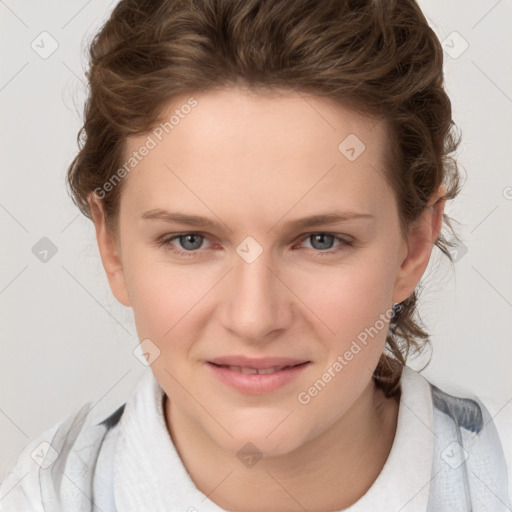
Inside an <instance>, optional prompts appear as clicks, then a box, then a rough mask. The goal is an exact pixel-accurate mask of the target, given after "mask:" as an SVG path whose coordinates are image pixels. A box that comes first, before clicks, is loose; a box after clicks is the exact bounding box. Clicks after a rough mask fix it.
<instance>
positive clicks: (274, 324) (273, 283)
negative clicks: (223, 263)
mask: <svg viewBox="0 0 512 512" xmlns="http://www.w3.org/2000/svg"><path fill="white" fill-rule="evenodd" d="M275 267H276V265H275V264H274V263H273V262H272V257H271V254H270V251H265V250H263V252H262V253H261V254H260V255H259V256H258V257H257V258H256V259H255V260H254V261H252V262H250V260H249V261H246V260H245V259H244V258H243V257H240V256H239V255H238V254H235V255H234V268H233V269H232V271H231V272H230V274H229V278H228V280H227V283H226V286H227V288H228V289H227V290H224V292H223V293H225V295H224V297H225V299H224V301H223V308H224V314H223V322H224V327H225V328H226V329H228V330H229V331H230V332H231V333H232V334H233V335H235V336H237V337H238V338H240V339H242V340H246V341H251V342H253V343H265V342H267V341H270V340H272V339H275V338H276V337H278V336H279V335H282V334H283V332H284V331H285V330H286V329H287V328H288V327H289V325H290V324H291V322H292V317H293V302H294V301H293V297H294V296H293V293H292V292H291V291H290V289H289V287H287V286H286V283H284V282H283V280H282V278H281V277H280V276H279V274H278V271H277V269H276V268H275Z"/></svg>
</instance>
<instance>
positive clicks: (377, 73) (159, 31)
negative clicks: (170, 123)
mask: <svg viewBox="0 0 512 512" xmlns="http://www.w3.org/2000/svg"><path fill="white" fill-rule="evenodd" d="M89 53H90V67H89V70H88V71H87V73H86V76H87V79H88V85H89V91H88V97H87V100H86V103H85V107H84V124H83V126H82V128H81V129H80V131H79V132H78V136H77V143H78V145H79V152H78V154H77V155H76V156H75V158H74V159H73V161H72V163H71V164H70V165H69V168H68V171H67V185H68V187H69V192H70V194H71V196H72V199H73V201H74V203H75V204H76V205H77V206H78V208H79V209H80V210H81V212H82V213H83V214H84V215H85V216H87V217H88V218H89V219H91V218H92V216H91V211H90V209H89V203H88V198H89V195H90V194H91V193H92V192H94V191H95V190H98V189H102V187H103V185H104V184H105V183H106V182H108V181H109V180H111V179H112V177H113V176H114V175H115V173H116V172H117V171H118V170H119V167H120V166H121V164H122V162H123V155H124V150H125V144H126V140H127V137H128V136H130V135H136V134H142V133H147V132H148V131H149V130H151V129H152V128H153V127H154V126H156V125H157V124H158V123H159V121H160V120H161V119H160V117H161V115H162V111H163V108H164V107H165V105H167V104H168V102H169V101H170V100H171V99H172V98H173V97H176V96H178V95H182V94H185V93H190V94H193V93H194V92H198V91H205V90H211V89H214V88H222V87H225V86H230V85H244V86H246V87H250V88H253V89H255V90H261V91H263V90H267V91H272V90H280V89H290V90H291V89H293V90H294V91H299V92H304V93H313V94H315V95H317V96H323V97H327V98H330V99H333V100H335V101H337V102H339V104H341V105H344V106H346V107H350V108H352V109H353V110H354V111H355V112H358V113H361V114H363V115H366V116H369V117H370V118H373V119H375V120H376V122H379V121H381V120H382V121H383V122H385V123H386V124H387V128H388V134H389V143H390V146H389V148H388V154H387V157H386V162H384V164H385V171H386V176H385V177H386V179H387V180H388V182H389V183H390V185H391V186H392V189H393V190H394V192H395V195H396V199H397V205H398V211H399V218H400V225H401V230H402V233H403V235H404V237H405V238H406V237H407V233H408V227H409V226H410V225H411V223H412V222H414V221H415V220H416V219H418V218H419V217H420V215H421V213H422V212H423V210H424V209H425V208H426V206H427V203H428V201H429V199H430V198H431V197H432V196H433V194H435V193H436V192H437V191H438V190H439V189H440V186H443V187H444V189H443V190H444V195H443V196H442V197H444V198H445V199H453V198H454V197H455V196H456V195H457V194H458V193H459V190H460V176H459V170H458V164H457V161H456V159H455V158H454V156H451V155H452V153H453V152H454V151H456V149H457V147H458V145H459V143H460V136H459V137H457V136H456V135H457V134H456V133H455V130H454V128H456V125H455V123H454V122H453V120H452V111H451V102H450V99H449V97H448V96H447V94H446V92H445V90H444V75H443V50H442V46H441V43H440V42H439V40H438V38H437V36H436V35H435V33H434V32H433V30H432V29H431V28H430V27H429V25H428V23H427V20H426V19H425V16H424V15H423V13H422V12H421V10H420V8H419V6H418V5H417V3H416V1H415V0H187V1H184V0H122V1H121V2H119V3H118V4H117V5H116V7H115V8H114V10H113V11H112V13H111V15H110V17H109V19H108V20H107V21H106V22H105V23H104V25H103V26H102V27H101V29H100V30H99V31H98V33H97V34H96V35H95V36H94V38H93V39H92V41H91V43H90V47H89ZM102 190H103V189H102ZM122 190H123V181H120V183H119V184H118V185H117V186H115V187H111V190H109V192H108V194H106V193H103V197H102V204H103V209H104V212H105V221H106V224H107V227H108V229H109V231H111V232H112V233H113V234H115V233H116V229H117V222H118V213H119V200H120V195H121V193H122ZM450 221H451V219H450V217H448V215H447V214H446V213H443V226H444V227H446V228H447V229H449V230H450V231H451V233H452V235H453V237H454V238H453V239H457V236H456V235H455V232H454V230H453V226H452V225H451V222H450ZM435 245H436V246H437V247H438V248H439V249H440V250H441V252H442V253H443V254H444V255H445V256H447V257H448V258H449V260H450V261H451V262H452V263H453V259H452V257H451V255H450V252H449V247H450V246H452V245H454V243H453V242H451V241H450V240H449V239H448V238H446V237H445V236H444V235H443V234H442V233H440V234H439V237H438V239H437V240H436V242H435ZM419 292H420V287H419V286H418V287H417V288H416V290H415V291H414V292H413V293H412V294H411V295H410V296H409V297H408V298H407V299H406V300H404V301H403V302H402V303H400V305H399V306H398V307H396V308H394V315H393V317H392V319H391V321H390V326H389V331H388V334H387V338H386V345H385V349H384V352H383V354H382V355H381V357H380V360H379V362H378V365H377V368H376V369H375V371H374V374H373V380H374V382H375V384H376V385H377V386H378V387H380V388H381V389H382V390H384V392H385V393H386V396H388V397H390V396H394V395H396V394H397V393H398V390H399V381H400V376H401V370H402V367H403V365H405V364H406V360H407V357H408V356H409V354H410V353H413V352H417V353H419V352H421V351H422V350H423V348H424V346H425V345H426V344H427V343H428V342H429V341H430V340H429V334H428V333H427V332H426V330H425V326H424V325H423V323H422V321H421V319H420V318H419V315H418V312H417V311H416V307H417V301H418V293H419Z"/></svg>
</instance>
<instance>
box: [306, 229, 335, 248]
mask: <svg viewBox="0 0 512 512" xmlns="http://www.w3.org/2000/svg"><path fill="white" fill-rule="evenodd" d="M311 238H312V240H313V241H314V243H312V245H313V247H315V243H316V242H317V241H318V240H320V247H315V249H330V248H331V247H332V242H333V240H334V237H333V235H326V234H325V233H319V234H317V235H311ZM325 238H327V239H328V241H329V242H327V243H326V242H325ZM324 244H325V245H327V246H328V247H327V246H324V247H322V245H324Z"/></svg>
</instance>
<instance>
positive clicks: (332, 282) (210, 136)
mask: <svg viewBox="0 0 512 512" xmlns="http://www.w3.org/2000/svg"><path fill="white" fill-rule="evenodd" d="M188 98H189V95H188V96H183V97H182V98H175V99H174V101H173V103H172V105H170V106H169V111H168V115H167V116H166V118H167V119H168V118H169V117H170V116H171V115H172V113H173V112H174V111H175V109H176V108H180V106H181V105H184V104H186V103H187V99H188ZM194 98H195V99H196V100H197V105H196V106H195V107H194V108H191V109H183V110H182V111H185V110H186V111H187V112H189V113H188V114H187V115H183V117H180V120H179V123H178V124H175V125H174V127H173V129H172V130H169V133H168V134H166V133H165V131H164V133H163V135H164V136H162V135H161V134H160V137H157V136H156V135H155V133H156V132H153V133H152V134H149V135H150V136H151V137H152V139H153V140H154V141H155V142H156V144H155V147H152V148H151V149H150V150H149V151H148V153H147V155H146V156H144V157H143V158H142V159H141V161H140V162H139V163H138V164H137V166H136V167H135V169H134V170H133V171H131V173H130V174H129V175H128V176H126V177H125V178H124V180H125V182H124V188H123V193H122V196H121V203H120V213H119V232H118V238H117V239H116V245H113V244H110V245H109V242H108V236H107V235H106V234H105V231H104V229H103V231H102V228H101V222H100V220H98V219H99V216H98V217H97V218H96V220H95V223H96V227H97V233H98V242H99V244H100V251H101V254H102V258H103V263H104V265H105V268H106V270H107V275H108V277H109V281H110V284H111V287H112V290H113V292H114V294H115V296H116V297H117V298H118V300H119V301H121V302H122V303H123V304H125V305H127V306H130V307H132V308H133V313H134V317H135V322H136V326H137V331H138V335H139V339H140V340H148V339H149V340H150V342H148V341H146V342H145V343H146V348H147V350H148V351H149V352H150V353H152V354H153V357H156V358H154V360H153V361H152V363H151V370H152V371H153V372H154V374H155V376H156V378H157V379H158V381H159V382H160V384H161V386H162V387H163V388H164V390H165V392H166V394H167V395H168V397H169V398H170V402H171V404H172V408H173V409H174V414H176V415H180V416H181V417H183V418H187V419H188V420H189V422H190V423H191V424H194V425H196V426H198V428H201V429H202V431H204V432H205V433H206V434H207V435H208V436H209V438H211V439H212V440H213V441H214V442H215V443H217V444H218V445H219V446H221V447H224V448H226V449H230V450H234V451H236V450H239V449H240V447H241V446H243V445H244V444H245V443H246V442H247V441H248V440H250V441H251V442H252V443H253V444H254V445H256V446H257V447H258V449H259V450H260V451H261V452H263V453H264V454H274V455H277V454H284V453H287V452H289V451H291V450H293V449H294V448H297V447H298V446H300V445H303V444H304V443H306V442H307V441H308V440H310V439H313V438H314V437H315V436H318V435H319V434H321V433H322V432H324V431H326V430H327V429H328V428H329V427H330V426H332V425H333V424H334V423H335V422H337V421H339V420H340V419H341V418H342V417H343V415H344V414H345V413H346V411H347V410H348V409H349V408H350V407H351V406H352V404H354V403H355V402H356V401H357V399H358V397H360V396H361V395H362V393H363V392H364V391H365V390H368V388H369V386H371V385H372V381H371V376H372V372H373V370H374V369H375V367H376V365H377V362H378V359H379V356H380V355H381V353H382V350H383V347H384V343H385V338H386V334H387V330H388V323H389V318H390V308H391V305H392V304H393V303H396V302H400V301H402V300H404V299H405V298H406V297H407V296H408V295H409V294H410V293H411V292H412V291H413V289H414V287H415V286H416V284H417V283H418V282H419V279H420V278H421V275H422V274H423V271H424V270H425V268H426V265H427V263H428V259H429V256H430V250H431V248H432V237H434V236H435V235H434V234H433V230H432V229H433V226H434V224H436V223H437V224H439V221H438V220H437V221H434V220H432V219H434V217H432V218H430V217H429V218H424V219H423V220H424V222H423V223H422V226H424V227H425V226H426V228H425V229H424V230H423V231H422V232H421V233H420V231H418V233H420V236H418V237H417V238H414V236H412V237H411V239H410V240H409V241H408V242H407V243H406V241H405V240H403V239H402V236H401V233H400V228H399V217H398V211H397V206H396V200H395V196H394V193H393V191H392V190H391V188H390V187H389V185H388V184H387V182H386V180H385V179H384V177H383V175H384V172H385V171H384V168H383V162H384V158H385V151H386V145H387V134H386V131H385V124H384V123H383V122H377V121H375V120H372V119H369V118H366V117H362V116H360V115H358V114H356V113H354V112H352V111H350V110H348V109H347V108H344V107H342V106H340V105H337V104H334V103H331V102H329V101H327V100H322V99H321V98H318V97H313V96H305V95H301V96H299V95H297V94H295V93H288V92H286V93H285V92H283V93H282V94H280V95H277V94H274V95H272V96H270V95H268V94H263V93H260V94H257V93H255V92H248V91H245V90H242V89H238V88H233V89H223V90H218V91H212V92H207V93H202V94H196V95H194ZM160 131H161V130H160ZM158 133H160V132H158ZM347 137H349V138H348V139H347ZM159 138H161V140H159ZM147 141H148V134H146V135H144V136H137V137H132V138H131V139H129V140H128V146H127V158H128V156H129V155H131V154H132V153H133V151H136V150H138V149H139V148H141V146H143V145H144V144H145V143H146V142H147ZM363 144H364V146H363ZM150 145H151V146H153V144H150ZM350 148H354V149H353V150H351V149H350ZM363 148H364V150H362V149H363ZM165 212H167V214H166V213H165ZM176 213H179V214H181V215H184V216H201V217H205V218H206V219H208V223H202V224H195V223H193V222H191V220H190V219H189V220H188V221H187V220H182V221H180V220H177V219H175V220H172V219H171V215H170V214H176ZM324 215H332V216H333V217H332V218H331V220H330V221H329V219H323V220H322V219H317V222H316V223H309V224H307V223H306V222H305V221H304V222H303V223H302V224H301V222H300V221H302V220H303V219H307V218H311V217H313V216H324ZM334 216H339V217H334ZM434 231H435V226H434ZM148 343H149V344H148ZM157 354H158V355H157ZM156 355H157V356H156ZM226 356H245V357H247V358H251V359H258V360H261V359H263V358H273V357H281V358H290V359H293V360H294V361H295V362H307V363H306V364H304V365H302V366H301V367H299V369H298V370H297V369H296V370H292V371H291V372H290V371H288V370H284V371H283V370H281V372H285V373H286V377H285V378H283V380H282V381H280V385H277V384H276V381H277V380H279V379H277V378H275V377H276V375H274V376H273V377H271V378H269V379H267V380H264V379H265V378H267V377H269V376H268V375H261V376H256V375H244V376H242V377H241V379H242V380H243V379H245V381H249V380H250V379H252V382H254V381H256V380H257V379H260V380H261V381H262V382H263V383H262V384H261V385H259V384H254V386H253V387H251V386H252V385H251V384H250V383H249V384H247V382H246V384H247V386H246V387H245V388H240V387H233V386H232V385H231V384H228V383H226V381H225V380H223V378H222V375H226V373H227V372H231V373H232V372H234V371H236V370H226V369H225V370H219V369H218V368H215V367H214V365H212V364H211V363H210V362H211V361H212V360H215V359H217V358H221V357H226ZM150 357H152V356H150ZM336 362H338V364H336ZM248 366H250V364H248ZM277 366H278V365H277ZM278 373H279V372H278ZM237 374H238V377H239V376H240V373H239V372H237ZM238 377H237V378H238ZM279 378H280V377H279ZM319 380H320V381H321V383H319ZM315 383H316V387H315ZM258 385H259V386H260V387H257V386H258ZM315 390H316V391H315ZM192 397H193V398H192ZM291 411H293V413H291ZM283 418H286V419H285V420H284V421H283Z"/></svg>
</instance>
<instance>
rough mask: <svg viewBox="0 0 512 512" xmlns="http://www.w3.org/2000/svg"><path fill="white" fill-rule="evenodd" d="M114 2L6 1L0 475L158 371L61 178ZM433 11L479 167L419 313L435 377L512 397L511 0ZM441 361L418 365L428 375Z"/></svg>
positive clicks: (436, 2) (471, 171)
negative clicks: (94, 53)
mask: <svg viewBox="0 0 512 512" xmlns="http://www.w3.org/2000/svg"><path fill="white" fill-rule="evenodd" d="M115 3H116V2H115V1H114V2H110V3H107V2H101V1H99V0H95V1H92V0H89V1H87V2H77V1H68V2H57V1H48V0H47V1H45V2H38V1H35V0H31V1H22V2H14V0H0V23H1V29H0V45H1V48H2V56H1V58H0V112H1V121H0V129H1V133H0V144H1V146H0V147H1V168H2V172H1V188H0V226H1V232H2V239H3V243H2V244H1V246H0V251H1V261H2V265H1V268H0V312H1V313H0V314H1V325H2V338H1V340H2V346H1V360H0V390H1V393H0V431H1V432H2V435H1V437H0V478H1V477H2V476H3V475H4V474H5V471H6V470H7V469H9V468H10V467H11V466H12V465H13V464H14V462H15V460H16V457H17V454H18V453H19V451H20V450H21V448H22V447H23V446H24V445H26V444H27V442H28V441H29V440H31V439H32V438H34V437H35V436H37V435H39V434H41V433H42V432H43V431H44V430H46V429H47V428H49V427H50V426H52V425H53V424H55V423H56V422H57V421H60V420H62V419H64V417H66V416H68V415H69V414H70V413H71V412H72V411H74V410H76V409H77V408H78V407H79V405H80V404H82V403H84V402H86V401H92V402H93V403H95V404H96V407H98V408H100V409H103V410H104V411H105V413H106V412H108V411H110V410H112V409H113V408H114V407H115V406H116V405H120V404H121V403H122V402H124V401H125V400H126V398H127V396H128V395H129V394H130V392H131V391H132V389H133V388H134V386H135V384H136V383H137V381H138V380H139V378H140V377H141V375H142V374H143V373H144V372H145V371H149V370H148V369H147V368H146V367H144V366H143V365H142V364H141V363H140V362H139V360H138V359H137V358H136V357H134V355H133V350H134V348H135V347H136V346H137V344H138V339H137V335H136V331H135V326H134V323H133V320H132V314H131V310H129V309H127V308H125V307H124V306H122V305H120V304H119V303H117V302H116V300H115V299H114V298H113V296H112V294H111V292H110V289H109V287H108V283H107V280H106V277H105V275H104V270H103V267H102V266H101V260H100V258H99V253H98V249H97V246H96V240H95V237H94V230H93V226H92V223H90V221H88V220H87V219H85V218H83V217H82V216H81V215H80V214H79V213H78V210H77V209H76V208H75V207H74V205H73V204H72V202H71V200H70V198H69V197H68V196H67V193H66V189H65V186H64V177H65V172H66V168H67V166H68V165H69V163H70V162H71V160H72V158H73V156H74V154H75V152H76V150H77V145H76V135H77V131H78V129H79V128H80V126H81V113H82V106H83V99H84V94H85V88H84V82H83V80H84V70H85V69H86V67H87V59H86V56H85V47H86V45H87V42H88V41H89V40H90V38H91V37H92V35H93V34H94V33H95V31H96V30H97V29H98V28H99V26H100V25H101V23H102V22H103V21H104V20H105V19H106V17H107V16H108V14H109V12H110V10H111V9H112V8H113V5H114V4H115ZM420 6H421V7H422V9H423V11H424V13H425V14H426V16H427V17H428V19H429V23H430V24H431V26H432V27H433V28H434V30H435V31H436V33H437V35H438V37H439V38H440V39H441V40H445V41H446V47H445V50H446V52H445V57H446V59H445V77H446V84H447V90H448V93H449V94H450V97H451V99H452V104H453V109H454V120H455V122H456V123H457V125H458V126H459V127H460V128H461V130H462V132H463V136H464V139H463V143H462V144H461V146H460V149H459V152H458V157H459V162H460V164H461V166H462V168H463V169H462V172H463V173H464V172H465V173H467V181H466V183H465V186H464V189H463V192H462V194H461V195H460V196H459V198H458V199H456V200H455V202H453V204H451V205H449V206H448V210H447V211H448V213H449V214H451V215H452V216H454V217H455V218H456V219H458V220H459V221H460V223H461V224H460V225H459V226H458V232H459V233H460V235H461V236H462V238H463V240H464V245H465V247H461V248H459V249H458V250H457V259H458V261H457V263H456V265H455V268H454V270H452V269H451V267H450V266H449V265H448V263H447V262H446V261H445V259H444V258H441V257H440V253H439V251H437V249H435V250H434V257H433V259H432V261H431V265H430V266H429V269H428V271H427V274H426V275H425V277H424V279H423V282H424V284H425V286H426V290H425V293H424V294H423V296H422V306H421V312H422V316H423V319H424V321H425V323H426V325H427V326H428V329H429V331H430V332H431V333H432V346H433V348H434V352H433V355H432V359H431V362H430V364H429V366H428V367H427V368H426V369H425V370H424V372H423V374H424V375H425V376H426V377H427V378H429V379H430V380H432V381H433V382H436V383H437V384H438V385H443V384H444V383H446V384H451V385H456V386H460V387H461V388H462V389H469V390H471V391H473V392H476V393H478V394H480V395H482V396H486V395H495V396H500V397H502V398H506V399H507V400H509V399H512V372H511V371H510V364H511V362H512V357H511V356H512V343H511V341H512V339H511V334H510V332H511V328H512V315H511V309H512V271H511V266H510V261H512V236H511V233H512V173H511V172H510V146H511V135H512V129H511V128H512V115H511V114H512V73H511V68H510V62H511V57H512V39H511V38H510V30H511V28H512V27H511V21H512V2H511V0H499V1H496V0H471V1H469V0H451V1H450V2H445V1H442V0H422V1H420ZM43 31H46V32H48V33H49V34H50V35H51V37H52V38H53V39H55V40H56V41H57V43H58V48H57V49H56V51H55V52H54V53H53V54H52V55H50V56H49V57H47V58H42V57H41V56H40V55H39V54H38V53H36V51H35V50H34V49H33V48H32V47H31V44H32V42H33V41H35V43H34V44H39V46H40V47H41V48H40V51H43V49H46V51H48V49H50V48H51V46H50V39H48V38H47V39H45V43H44V48H43V47H42V46H43V43H41V38H42V37H48V36H40V34H41V32H43ZM454 31H455V32H457V33H458V34H460V37H459V36H458V35H457V34H455V35H454V34H453V32H454ZM461 38H463V39H461ZM464 41H467V44H468V45H469V46H468V48H467V49H466V50H465V51H464V52H463V53H461V52H462V50H463V49H464V47H465V46H464ZM458 53H461V54H460V55H458ZM450 54H451V56H450ZM507 62H508V63H509V64H506V63H507ZM43 237H46V238H48V239H49V240H50V241H51V244H53V245H54V246H55V249H56V251H57V252H56V253H55V254H52V252H51V249H50V251H49V252H48V254H47V255H46V260H47V261H41V260H40V258H41V257H43V256H44V253H38V251H41V250H43V249H45V248H48V247H47V246H48V242H47V241H42V242H41V239H42V238H43ZM41 244H42V245H41ZM45 244H46V245H45ZM34 246H35V247H36V248H35V249H34V252H33V248H34ZM55 249H54V250H55ZM466 249H467V252H466ZM34 253H35V254H34ZM37 256H39V257H37ZM428 356H429V351H428V350H427V351H426V353H425V355H424V356H423V357H421V358H419V359H417V360H411V361H410V366H412V367H413V368H416V369H419V368H421V367H422V366H423V365H424V364H425V363H426V360H427V359H428Z"/></svg>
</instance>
